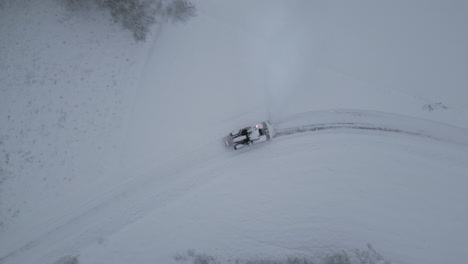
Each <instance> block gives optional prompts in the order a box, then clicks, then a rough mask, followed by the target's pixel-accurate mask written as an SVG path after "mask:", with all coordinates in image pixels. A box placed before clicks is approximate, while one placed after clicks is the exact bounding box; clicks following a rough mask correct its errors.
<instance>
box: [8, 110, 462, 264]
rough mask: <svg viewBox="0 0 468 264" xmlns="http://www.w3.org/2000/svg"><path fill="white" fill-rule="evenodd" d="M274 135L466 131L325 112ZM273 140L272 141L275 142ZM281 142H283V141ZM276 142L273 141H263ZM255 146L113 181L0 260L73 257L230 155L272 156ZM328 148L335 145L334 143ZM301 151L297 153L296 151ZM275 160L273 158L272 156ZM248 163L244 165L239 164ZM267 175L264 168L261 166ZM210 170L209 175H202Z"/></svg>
mask: <svg viewBox="0 0 468 264" xmlns="http://www.w3.org/2000/svg"><path fill="white" fill-rule="evenodd" d="M274 125H275V127H276V131H277V133H276V136H275V138H278V137H282V138H283V137H284V139H282V144H285V143H286V142H287V136H288V135H294V134H297V133H305V132H309V134H308V136H310V137H313V136H317V133H312V132H320V134H327V135H330V134H336V133H339V134H347V133H350V134H354V135H361V136H362V135H363V136H365V135H368V136H375V135H379V134H383V135H386V137H389V141H393V140H394V139H393V138H392V135H391V134H392V133H395V134H397V135H396V136H395V137H397V138H400V137H401V136H403V137H407V139H406V140H411V138H413V137H422V138H427V139H428V140H429V142H431V141H440V143H438V144H439V145H445V144H449V145H452V146H451V147H449V148H456V149H460V150H463V149H466V147H468V131H467V130H466V129H461V128H457V127H452V126H449V125H446V124H441V123H436V122H433V121H428V120H422V119H417V118H410V117H405V116H401V115H395V114H389V113H383V112H375V111H363V110H328V111H317V112H308V113H302V114H297V115H295V116H292V117H290V118H288V119H284V120H282V121H281V122H279V123H275V124H274ZM275 140H276V139H273V141H275ZM285 140H286V141H285ZM268 144H275V142H269V143H265V144H264V145H265V146H267V145H268ZM265 146H262V144H261V145H257V146H255V147H253V148H245V149H242V150H239V151H231V150H230V149H226V148H223V146H222V144H221V143H220V142H219V141H218V140H213V141H211V142H207V143H206V145H204V146H202V147H199V148H197V149H193V150H192V151H189V152H186V153H185V154H184V155H181V156H178V157H177V159H176V160H173V161H170V162H168V163H166V164H162V165H160V166H158V167H157V168H153V170H152V171H151V172H148V173H146V174H143V175H133V176H131V177H129V178H128V180H126V181H125V182H122V183H119V184H118V185H115V186H113V185H109V186H108V188H107V189H102V190H101V193H100V194H99V196H97V197H92V198H90V199H88V200H86V201H84V202H83V203H82V204H81V205H80V206H79V207H77V208H73V211H70V212H69V213H67V214H66V215H64V216H61V217H60V218H58V219H52V221H50V222H48V223H44V224H42V225H40V227H39V228H37V229H35V230H28V232H27V234H25V236H18V237H17V240H16V241H15V240H11V241H10V243H9V247H8V248H3V249H2V253H3V256H2V258H0V263H28V262H30V261H32V260H41V261H40V262H43V263H47V261H52V260H54V259H58V258H60V257H61V256H63V255H64V253H66V254H65V255H67V254H71V255H73V254H74V253H75V252H79V251H80V249H81V248H83V247H85V246H86V245H89V244H90V243H93V242H94V241H98V240H99V239H100V238H102V237H109V236H111V235H112V234H115V233H117V232H118V231H120V230H121V229H123V228H125V227H127V226H128V225H130V224H132V223H134V222H135V221H138V220H140V219H141V218H143V217H144V216H146V215H148V214H151V213H152V212H153V211H157V210H161V209H162V208H164V207H170V206H171V204H172V203H174V202H176V201H178V200H179V199H181V197H183V196H185V195H186V194H187V193H190V191H191V190H193V189H199V188H201V187H202V186H203V185H205V184H207V183H209V182H210V181H213V180H215V179H216V178H217V177H218V175H217V174H218V173H219V170H220V169H221V168H227V167H229V165H228V164H229V163H231V159H232V158H233V157H235V156H238V155H240V154H245V153H246V152H249V151H253V150H255V152H256V153H257V154H258V155H260V156H262V157H263V158H264V159H265V158H266V157H271V155H272V154H270V153H268V152H269V151H271V148H265ZM330 147H334V146H333V144H332V145H331V146H330ZM296 155H302V154H300V153H299V154H295V155H294V156H296ZM271 158H273V159H274V158H276V157H271ZM247 165H248V164H246V163H243V165H242V166H247ZM264 171H265V172H268V173H267V174H270V172H269V171H270V169H269V168H264ZM207 172H209V173H207Z"/></svg>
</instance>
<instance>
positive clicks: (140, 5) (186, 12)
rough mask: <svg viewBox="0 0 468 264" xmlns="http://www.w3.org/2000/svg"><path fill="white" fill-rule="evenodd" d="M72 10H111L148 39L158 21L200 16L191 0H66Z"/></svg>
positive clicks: (119, 20)
mask: <svg viewBox="0 0 468 264" xmlns="http://www.w3.org/2000/svg"><path fill="white" fill-rule="evenodd" d="M64 3H65V6H66V7H67V9H68V10H71V11H73V12H76V11H90V10H91V9H92V8H99V9H103V10H107V11H108V12H109V13H110V15H111V17H112V20H113V21H114V22H115V23H117V24H119V25H121V26H122V27H123V28H124V29H127V30H130V31H131V32H132V33H133V36H134V37H135V39H136V40H145V39H146V36H147V35H148V33H149V32H150V28H151V26H153V25H154V24H157V23H162V22H167V21H169V20H171V21H172V22H184V23H185V22H187V21H188V20H189V19H190V17H194V16H196V11H197V10H196V8H195V5H193V4H192V3H191V2H189V1H187V0H65V2H64Z"/></svg>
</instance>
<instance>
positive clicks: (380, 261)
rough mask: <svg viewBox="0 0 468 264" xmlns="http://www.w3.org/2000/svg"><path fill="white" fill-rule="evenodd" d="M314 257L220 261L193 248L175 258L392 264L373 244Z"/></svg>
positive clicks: (195, 262) (239, 262) (205, 262)
mask: <svg viewBox="0 0 468 264" xmlns="http://www.w3.org/2000/svg"><path fill="white" fill-rule="evenodd" d="M318 255H319V256H312V257H308V258H306V257H289V258H287V259H276V260H275V259H235V260H228V261H220V260H218V259H216V258H215V257H213V256H210V255H206V254H199V253H196V252H195V251H193V250H189V251H187V253H178V254H176V255H175V256H174V260H175V261H177V262H180V263H186V264H221V263H226V264H227V263H235V264H390V263H391V262H390V261H387V260H385V259H384V258H383V257H382V255H380V254H379V253H378V252H377V251H376V250H375V249H374V248H373V247H372V245H371V244H368V245H367V248H366V249H363V250H361V249H356V250H352V251H346V250H341V251H337V252H334V253H328V254H318Z"/></svg>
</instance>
